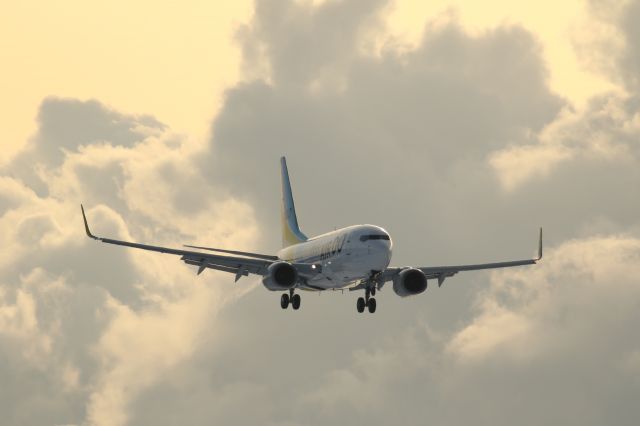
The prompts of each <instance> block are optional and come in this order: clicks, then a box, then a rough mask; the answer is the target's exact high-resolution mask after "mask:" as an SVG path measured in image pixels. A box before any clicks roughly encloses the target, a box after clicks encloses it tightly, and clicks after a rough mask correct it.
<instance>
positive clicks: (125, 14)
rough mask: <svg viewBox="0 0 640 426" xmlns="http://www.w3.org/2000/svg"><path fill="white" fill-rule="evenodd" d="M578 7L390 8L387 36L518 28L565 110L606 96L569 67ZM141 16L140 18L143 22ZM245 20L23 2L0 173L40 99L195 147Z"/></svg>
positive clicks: (12, 14)
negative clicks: (146, 123) (105, 111)
mask: <svg viewBox="0 0 640 426" xmlns="http://www.w3.org/2000/svg"><path fill="white" fill-rule="evenodd" d="M584 8H585V6H584V4H583V2H582V1H580V0H568V1H565V2H557V1H551V0H544V1H539V2H535V3H531V2H527V4H526V7H525V6H524V5H523V3H521V2H511V1H506V0H489V1H485V2H475V1H464V0H434V1H430V2H423V1H419V0H398V2H397V3H396V4H395V6H394V7H393V8H391V10H389V15H388V31H389V34H391V35H393V36H394V37H396V38H398V39H400V40H402V41H403V42H406V43H408V44H411V43H415V42H416V40H417V39H418V38H419V37H420V34H421V33H422V30H423V28H424V25H425V22H427V21H430V20H434V19H437V17H438V16H443V15H445V14H447V13H448V12H449V11H454V13H455V14H456V15H457V17H458V18H459V19H460V20H461V22H462V23H463V24H464V26H465V27H466V28H467V29H468V30H469V31H471V32H481V31H483V30H485V29H487V28H491V27H495V26H496V25H500V24H520V25H522V26H524V27H525V28H527V29H528V30H530V31H532V32H533V33H534V34H535V35H536V36H537V37H538V38H539V40H540V42H541V43H542V45H543V48H544V53H543V54H544V58H545V59H546V61H547V64H548V67H549V69H550V76H551V80H550V85H551V87H552V89H553V90H554V91H556V92H557V93H559V94H561V95H563V96H565V97H567V98H569V99H571V100H572V101H573V102H575V103H578V104H579V103H581V102H584V100H585V99H587V98H588V97H589V96H590V95H592V94H594V93H595V92H598V91H602V90H604V89H607V88H610V87H611V85H610V83H608V82H607V81H606V79H604V78H603V77H601V76H598V75H596V74H594V73H591V72H589V71H588V70H586V69H585V68H584V67H583V66H581V64H580V61H579V59H578V58H577V56H576V54H575V51H574V48H573V45H574V41H575V37H576V34H578V33H579V32H580V31H584V28H585V27H586V26H587V25H588V23H587V17H586V15H585V10H584ZM150 11H152V13H150ZM251 14H252V4H251V2H250V1H249V0H243V1H239V2H211V1H204V0H193V1H188V2H155V1H149V0H141V1H136V2H129V1H123V0H114V1H112V2H108V3H102V2H86V1H79V0H65V1H60V2H40V1H33V0H26V1H22V2H10V3H7V4H5V5H4V6H3V13H2V14H1V15H0V50H1V51H2V57H3V72H2V78H1V79H0V93H2V96H1V98H0V114H1V116H2V117H4V118H5V119H6V122H5V123H4V124H3V128H2V147H3V149H2V151H3V154H2V156H1V157H0V162H2V161H3V160H5V161H6V160H7V159H8V158H9V156H10V155H11V153H12V152H14V151H15V150H16V149H17V148H18V147H19V146H21V145H22V144H23V143H24V142H25V141H26V140H27V138H28V137H29V135H31V134H32V133H33V132H34V130H35V121H34V120H35V116H36V113H37V108H38V105H39V104H40V102H41V101H42V99H43V98H44V97H46V96H60V97H74V98H80V99H90V98H95V99H98V100H100V101H101V102H104V103H106V104H108V105H111V106H112V107H114V108H116V109H118V110H122V111H127V112H129V113H140V114H152V115H154V116H156V117H157V118H158V119H160V120H161V121H163V122H165V123H166V124H168V125H169V126H170V127H171V128H172V129H173V130H175V131H177V132H180V133H183V134H187V135H189V136H190V137H192V138H201V137H204V136H205V135H206V133H207V131H208V129H209V125H210V122H211V119H212V117H213V116H214V114H215V111H216V110H217V108H218V107H219V106H220V102H221V95H222V93H223V90H224V89H225V88H226V87H228V86H229V85H231V84H232V83H234V82H235V81H237V80H238V79H239V78H240V67H239V63H240V54H239V49H238V46H237V44H236V43H235V42H234V39H233V37H234V33H235V30H236V29H237V27H238V26H239V25H240V24H242V23H244V22H247V21H248V20H249V19H250V17H251Z"/></svg>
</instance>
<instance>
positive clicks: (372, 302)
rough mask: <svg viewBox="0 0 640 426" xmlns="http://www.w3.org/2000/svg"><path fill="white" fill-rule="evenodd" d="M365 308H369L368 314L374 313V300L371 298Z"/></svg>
mask: <svg viewBox="0 0 640 426" xmlns="http://www.w3.org/2000/svg"><path fill="white" fill-rule="evenodd" d="M367 307H368V308H369V313H374V312H375V311H376V299H374V298H373V297H372V298H371V299H369V302H368V303H367Z"/></svg>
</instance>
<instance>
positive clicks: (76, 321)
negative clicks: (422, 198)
mask: <svg viewBox="0 0 640 426" xmlns="http://www.w3.org/2000/svg"><path fill="white" fill-rule="evenodd" d="M39 124H40V126H39V130H38V133H37V135H36V136H35V137H34V138H33V140H32V142H31V146H30V147H28V148H27V149H26V150H25V151H24V152H23V153H22V154H20V155H19V156H18V159H17V161H16V162H15V163H12V164H11V165H8V166H7V168H5V169H4V170H3V171H2V172H3V177H2V180H1V183H0V200H1V201H0V207H1V209H2V210H1V212H0V213H1V216H0V229H1V230H2V231H1V232H0V235H2V237H1V238H2V249H1V250H2V275H1V277H2V278H1V283H2V286H1V287H0V300H1V308H0V338H1V339H2V341H3V344H2V348H3V349H2V351H1V352H2V359H3V360H4V361H6V362H3V363H2V367H0V369H1V370H2V373H1V374H2V376H3V377H4V379H5V380H3V382H4V384H5V386H3V388H4V389H6V390H5V391H4V393H3V396H4V397H3V398H2V405H3V408H2V411H3V413H7V415H6V416H5V419H6V421H7V422H8V424H24V423H45V422H53V423H56V424H62V423H65V424H66V423H71V424H80V423H87V424H96V425H119V424H126V423H127V419H128V416H129V414H128V413H129V404H130V403H131V401H132V400H133V399H134V398H135V396H136V395H137V394H138V393H139V392H140V391H141V390H143V389H145V387H147V386H150V385H151V384H152V383H153V382H154V380H157V379H158V377H159V376H161V375H162V372H163V371H164V370H165V369H167V368H171V366H172V365H175V364H177V363H179V362H180V361H182V360H183V359H185V358H187V357H189V355H190V354H192V353H193V352H194V351H195V350H196V348H197V347H198V345H199V338H200V336H201V334H202V333H203V331H204V330H205V329H206V328H207V327H209V326H211V324H212V320H213V318H214V317H215V315H216V314H217V312H218V311H219V309H220V308H221V306H222V304H223V303H224V301H225V300H229V299H230V298H233V297H234V296H233V294H236V295H238V294H239V293H235V292H234V291H230V292H227V293H228V294H227V295H226V296H223V295H221V294H220V292H219V289H218V288H216V287H215V286H212V285H211V284H212V282H214V281H215V278H213V277H215V275H213V274H212V275H210V276H209V278H207V277H204V279H200V280H199V281H200V283H197V282H196V280H195V278H194V277H195V274H194V273H193V271H192V270H191V269H190V268H188V267H186V266H185V265H182V264H181V263H180V262H179V260H178V259H171V260H173V262H171V261H168V259H166V258H163V257H162V256H160V257H158V256H148V254H147V253H134V252H133V251H126V250H118V249H114V248H112V247H105V246H101V245H99V244H96V243H94V242H93V241H91V240H89V239H87V238H86V236H84V229H83V227H82V219H81V216H80V213H79V203H80V202H82V201H84V202H85V203H86V204H85V205H86V206H87V207H88V210H87V213H88V215H89V217H90V221H91V225H92V227H93V228H94V231H95V232H96V233H98V234H102V235H104V234H107V235H110V236H114V237H122V238H126V239H133V240H135V239H141V240H146V241H155V242H158V243H163V242H165V243H168V244H175V243H176V241H184V242H187V241H198V240H200V239H202V238H204V239H205V240H208V241H209V242H211V241H215V240H217V241H218V242H219V243H220V244H221V245H233V246H238V245H239V246H242V245H245V244H247V243H248V242H249V241H250V240H251V239H252V238H253V237H254V235H255V232H256V229H255V226H254V225H253V222H252V211H251V209H250V208H249V207H248V206H246V205H244V204H242V203H239V202H237V201H234V200H233V199H231V198H227V197H225V198H222V197H220V196H218V194H214V193H213V192H212V190H211V189H210V187H209V186H208V185H206V182H205V181H204V179H203V178H202V176H200V175H198V174H197V173H195V172H193V171H192V170H193V167H190V162H191V160H190V156H191V155H192V151H191V150H190V148H188V147H187V145H186V144H184V143H183V142H182V141H181V140H180V139H178V138H176V137H175V136H173V135H172V134H171V133H170V132H169V131H168V130H167V129H166V127H165V126H164V125H162V124H160V123H158V122H157V121H155V120H154V119H153V118H150V117H134V116H128V115H125V114H121V113H118V112H115V111H113V110H111V109H109V108H108V107H106V106H104V105H102V104H100V103H98V102H96V101H88V102H80V101H76V100H66V99H53V98H50V99H47V100H46V101H45V102H44V103H43V105H42V108H41V110H40V113H39ZM27 164H28V165H29V167H28V168H27V167H26V166H25V165H27ZM34 170H35V171H36V172H35V173H32V172H33V171H34ZM194 223H199V224H200V226H198V227H194V226H193V224H194ZM212 278H213V280H212ZM26 378H28V379H27V380H25V379H26Z"/></svg>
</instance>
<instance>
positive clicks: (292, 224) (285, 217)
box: [280, 157, 307, 247]
mask: <svg viewBox="0 0 640 426" xmlns="http://www.w3.org/2000/svg"><path fill="white" fill-rule="evenodd" d="M280 168H281V171H282V246H283V247H287V246H290V245H293V244H298V243H301V242H303V241H307V237H306V235H304V234H303V233H302V231H300V227H299V226H298V218H297V217H296V207H295V205H294V204H293V194H292V193H291V182H290V181H289V171H288V170H287V160H286V158H284V157H282V158H280Z"/></svg>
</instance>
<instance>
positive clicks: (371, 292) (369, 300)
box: [356, 287, 376, 313]
mask: <svg viewBox="0 0 640 426" xmlns="http://www.w3.org/2000/svg"><path fill="white" fill-rule="evenodd" d="M375 295H376V288H375V287H367V288H365V290H364V297H358V302H357V303H356V308H357V309H358V312H360V313H362V312H364V308H368V309H369V312H370V313H374V312H375V311H376V299H374V298H373V296H375Z"/></svg>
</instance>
